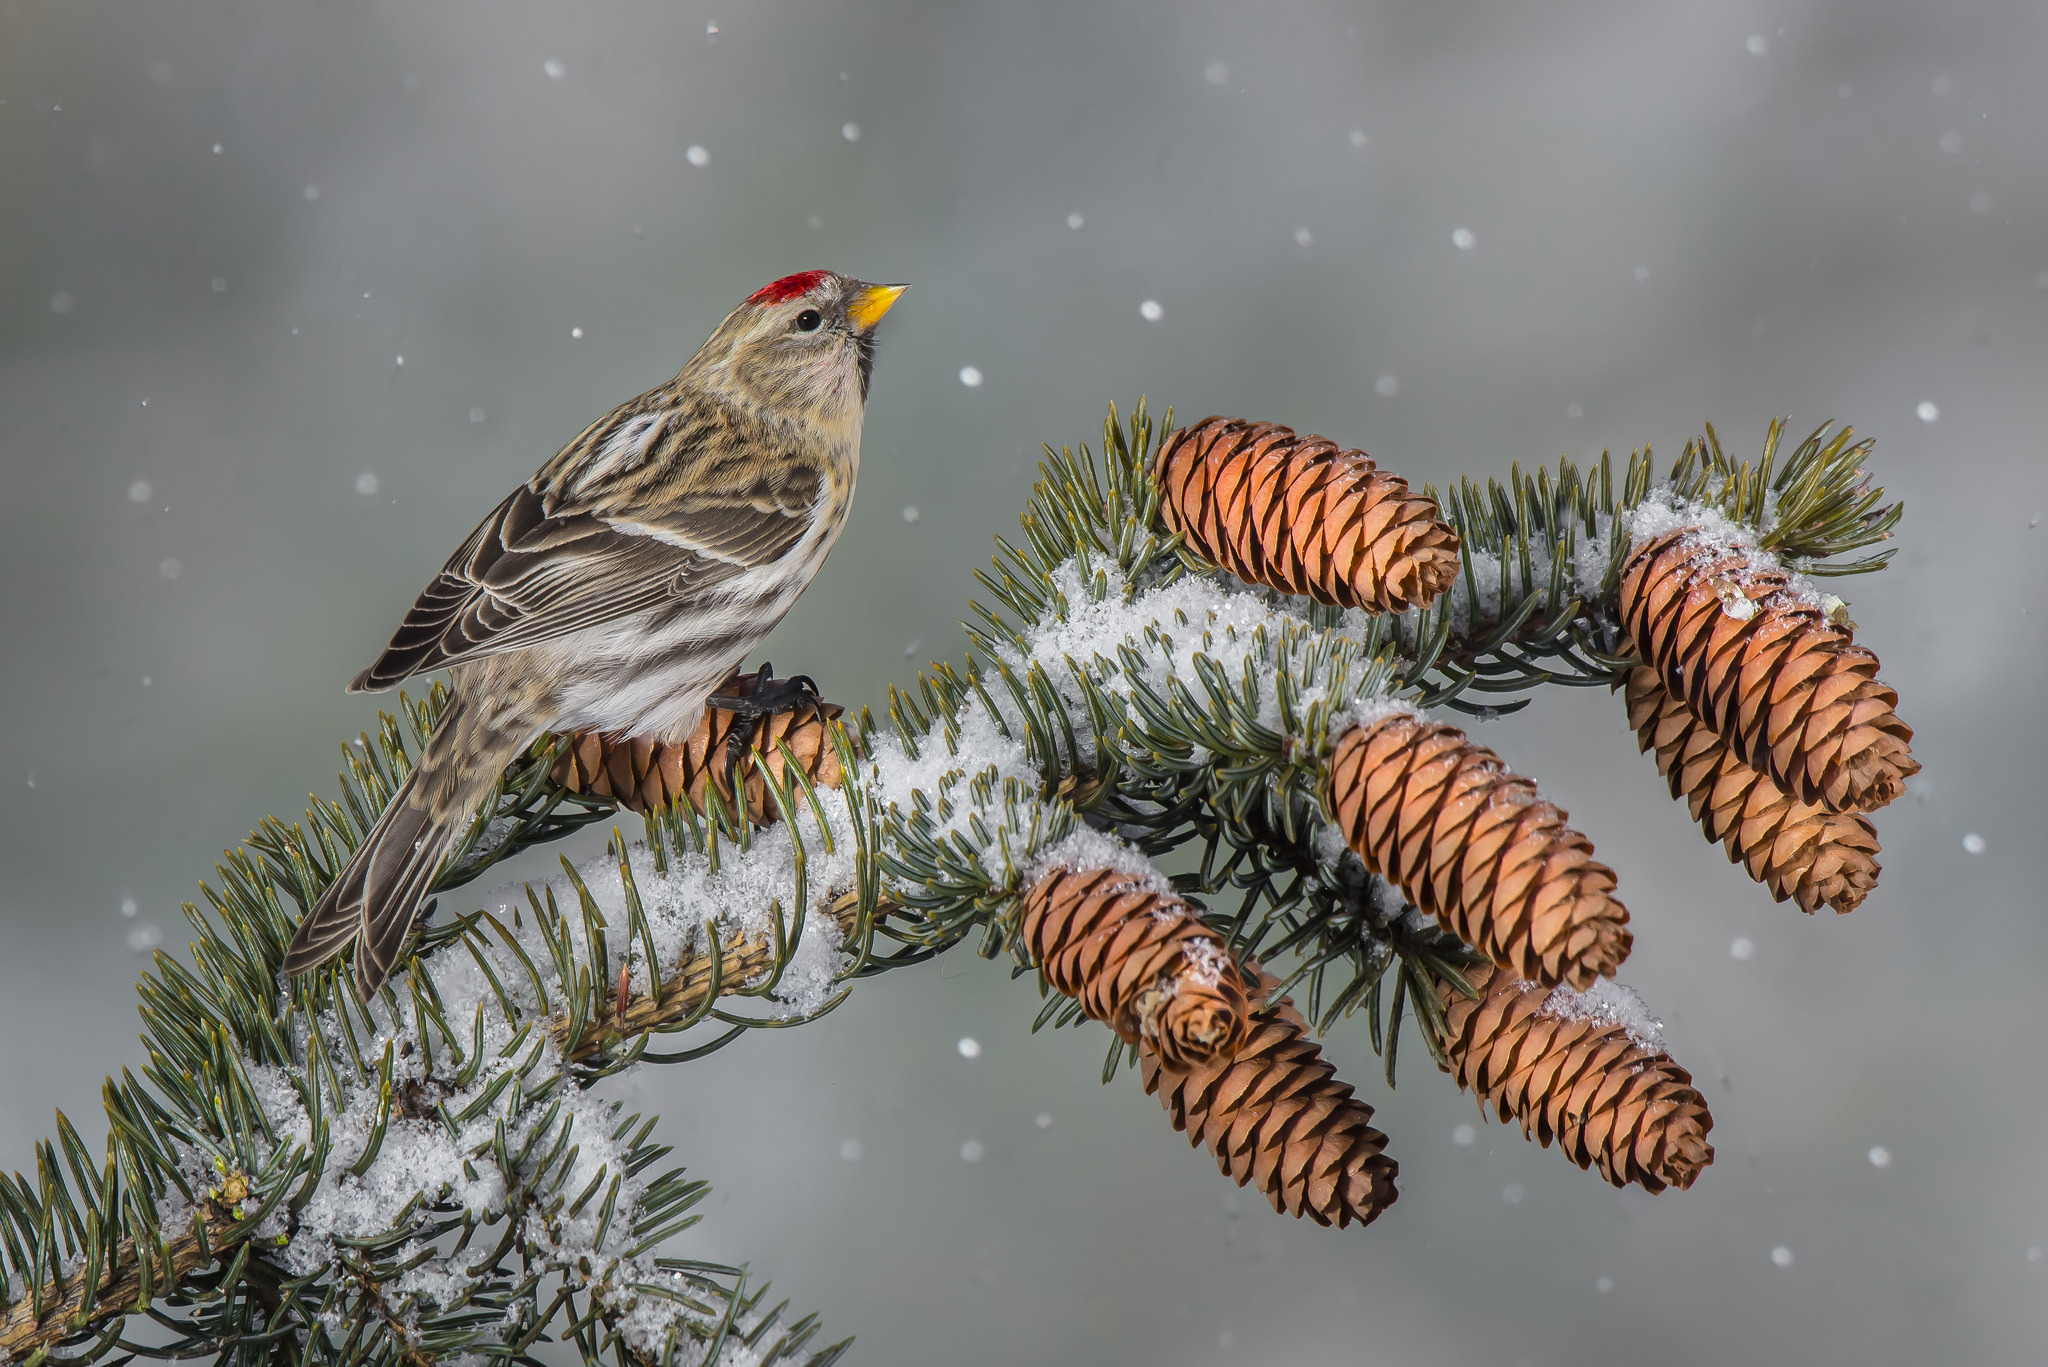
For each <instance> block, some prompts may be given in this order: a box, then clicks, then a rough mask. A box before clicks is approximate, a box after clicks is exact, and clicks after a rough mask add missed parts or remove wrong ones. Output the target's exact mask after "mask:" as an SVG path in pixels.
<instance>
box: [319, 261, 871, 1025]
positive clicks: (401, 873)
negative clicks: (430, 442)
mask: <svg viewBox="0 0 2048 1367" xmlns="http://www.w3.org/2000/svg"><path fill="white" fill-rule="evenodd" d="M905 288H907V287H906V286H903V285H869V284H864V283H862V282H861V281H858V280H853V279H849V278H848V277H846V276H843V275H836V274H833V273H832V272H830V271H805V272H804V273H802V274H801V275H792V276H787V277H785V278H783V279H781V280H777V281H776V282H775V283H773V284H772V285H769V286H767V287H766V288H764V289H762V290H760V291H758V292H757V293H755V294H754V295H752V296H751V297H749V298H748V299H747V301H746V302H745V303H744V304H742V305H740V306H739V307H738V308H737V309H734V310H733V311H732V313H731V314H729V315H728V316H727V317H726V319H725V321H724V322H723V323H720V324H719V325H718V330H717V331H716V332H714V333H712V334H711V339H710V340H709V341H707V342H706V343H705V344H704V347H703V349H702V350H700V351H699V352H698V353H697V354H696V355H695V356H694V357H692V358H691V359H690V363H689V364H688V365H686V366H684V367H683V370H682V373H681V374H680V375H678V376H677V377H676V378H675V379H674V380H672V381H670V382H669V383H667V384H665V385H662V386H661V387H660V388H658V389H653V390H650V391H648V392H647V393H645V394H643V395H641V396H640V397H639V398H637V399H632V400H629V401H627V402H626V403H623V404H621V405H619V407H617V408H615V409H613V410H612V411H611V412H610V413H608V414H606V415H605V416H604V417H603V418H600V419H599V420H598V421H597V422H594V423H592V424H591V425H590V426H589V427H587V428H585V429H584V430H583V432H582V433H581V434H580V435H579V436H577V438H576V439H575V440H574V441H572V442H570V443H569V444H568V445H567V446H565V447H563V448H562V450H561V452H560V453H559V454H558V455H556V456H555V458H554V459H553V460H550V461H549V462H548V463H547V464H546V465H544V466H542V467H541V469H540V472H539V473H538V474H536V475H535V476H534V477H533V478H532V479H531V480H528V481H527V482H526V483H525V484H523V485H521V486H520V487H519V488H518V489H515V490H514V491H513V492H512V495H511V497H509V498H507V499H506V500H505V501H504V502H503V503H500V504H499V505H498V507H497V510H496V511H495V512H493V513H492V514H491V515H490V516H489V517H487V518H485V519H484V521H483V524H482V525H481V526H479V527H478V528H477V529H476V530H475V531H474V532H472V533H470V536H469V539H468V540H467V541H465V542H463V543H462V546H461V548H460V549H458V550H457V551H456V552H455V554H454V555H453V556H452V557H450V559H449V561H448V564H447V565H446V566H445V567H444V568H443V569H442V570H441V572H440V574H439V575H437V576H436V577H435V579H434V582H433V583H431V584H429V585H428V586H427V588H426V591H425V592H424V593H422V594H421V595H420V596H419V601H417V602H416V603H414V604H413V607H412V610H411V611H410V612H408V613H407V614H406V616H405V623H404V625H403V626H401V627H399V629H398V632H397V634H396V635H394V636H393V637H392V638H391V644H390V646H388V647H387V648H386V649H385V651H384V653H383V655H382V656H380V657H379V658H378V660H377V662H376V663H375V664H373V665H371V666H370V667H369V668H368V669H366V670H364V671H363V672H362V673H361V674H359V675H357V676H356V679H355V682H353V683H352V684H350V685H349V691H350V692H379V691H382V690H384V689H387V688H390V687H392V686H394V685H395V684H397V683H398V682H399V681H400V680H403V679H406V678H409V677H411V676H412V675H414V674H420V673H425V672H428V671H432V670H438V669H447V670H449V671H450V676H449V683H450V689H449V691H450V701H449V704H448V709H447V711H446V712H445V713H444V714H443V716H442V718H441V722H440V725H439V726H438V727H437V728H436V729H435V731H434V734H433V736H432V737H431V738H430V739H429V740H428V741H427V744H426V747H425V750H424V752H423V753H422V754H421V756H420V762H419V766H418V767H417V768H416V769H414V770H413V772H412V775H411V776H410V777H409V778H407V779H406V781H405V782H404V783H403V784H402V785H401V786H400V788H399V790H398V792H397V793H396V794H395V795H393V797H392V799H391V801H390V803H389V804H388V805H387V806H386V807H385V809H384V812H383V815H382V816H381V817H379V818H378V821H377V824H376V825H375V826H374V827H373V828H372V829H371V831H370V833H369V835H368V836H367V837H366V838H365V839H364V840H363V843H362V844H361V845H360V846H358V847H357V849H356V851H355V854H354V856H353V857H352V858H351V859H350V860H349V862H348V865H347V867H345V868H344V869H343V870H342V871H341V873H340V874H339V876H337V877H336V878H335V880H334V882H333V883H332V884H330V885H329V886H328V888H327V890H326V892H325V893H324V894H323V895H322V896H321V898H320V900H319V901H318V902H317V903H316V904H315V905H314V907H313V909H312V911H311V912H310V913H309V914H308V915H307V917H306V919H305V920H304V922H303V923H301V924H300V926H299V931H298V934H297V935H296V936H295V937H294V938H293V940H292V943H291V947H290V948H289V949H288V950H287V951H286V952H285V959H284V968H285V971H286V972H287V973H301V972H304V971H306V970H307V969H311V968H314V967H317V966H318V965H320V964H322V963H325V962H326V961H327V960H328V959H330V958H332V957H333V956H334V955H336V954H338V953H340V952H341V951H342V950H343V949H344V948H346V947H347V945H348V944H349V942H350V941H351V940H353V941H354V942H355V969H356V978H357V981H358V982H359V983H360V984H361V986H362V989H363V991H364V992H365V994H367V993H370V992H374V991H375V990H376V989H377V988H378V987H379V986H380V985H381V984H382V983H383V982H384V980H385V978H387V977H388V976H389V975H390V973H391V970H392V967H393V965H394V964H395V963H396V962H397V960H398V956H399V953H400V951H401V949H402V947H403V946H404V944H405V940H406V935H407V932H408V931H409V930H410V929H411V927H412V923H413V920H414V917H415V915H416V914H417V912H418V910H419V906H420V903H421V902H422V901H423V900H424V898H425V897H426V895H427V893H428V891H429V889H430V888H431V887H432V885H433V881H434V879H435V877H436V876H437V875H438V874H439V872H440V869H441V866H442V863H443V862H444V861H445V860H446V858H447V857H448V855H449V853H450V852H451V851H452V850H453V849H454V848H455V846H456V845H457V844H458V843H459V842H460V840H461V838H462V836H463V833H464V832H465V830H466V829H467V826H468V823H469V821H470V819H471V815H472V813H473V812H474V810H475V809H476V807H477V806H478V804H479V803H480V802H481V801H482V800H483V799H484V798H485V797H486V796H487V795H488V794H489V793H490V791H491V789H492V787H493V785H494V784H495V783H496V782H497V779H498V776H499V775H500V774H501V773H502V772H503V771H504V768H505V766H506V765H507V764H508V763H510V762H511V761H512V760H513V759H514V758H516V757H517V756H518V755H519V753H520V752H521V751H523V750H524V749H526V747H527V746H528V745H530V744H531V743H532V742H533V741H534V739H535V738H536V737H537V736H539V735H541V734H542V733H544V732H547V731H554V730H569V729H573V728H579V727H590V728H594V729H596V730H599V731H606V732H622V733H626V734H631V735H651V736H659V737H664V738H667V739H670V740H680V739H682V738H683V737H684V736H685V735H686V734H687V733H688V732H689V731H690V729H691V728H692V727H694V726H695V725H696V724H697V721H698V719H699V718H700V717H701V716H702V715H703V711H704V703H705V699H706V697H707V696H709V695H710V693H711V692H712V690H713V689H714V688H716V687H717V686H718V684H719V682H720V681H721V680H722V679H724V678H725V677H726V675H727V673H728V672H729V671H730V670H732V669H733V667H734V666H736V665H737V664H738V663H739V662H740V661H741V660H742V659H743V658H744V657H745V656H746V654H747V652H749V651H750V650H752V649H753V648H754V647H755V646H756V645H757V644H759V643H760V641H761V639H762V638H763V637H765V636H766V635H767V634H768V632H769V631H770V630H771V629H772V628H773V627H774V626H775V624H776V623H777V622H779V621H781V620H782V616H783V614H784V613H786V612H788V611H789V608H790V605H791V604H792V603H794V602H795V601H796V598H797V595H798V594H800V593H802V592H803V591H804V587H805V586H806V585H808V584H809V583H810V582H811V579H812V577H813V576H814V575H816V574H817V572H818V568H819V566H821V565H823V564H824V563H825V556H826V555H827V553H829V552H830V551H831V549H832V543H833V542H835V541H836V540H838V539H839V532H840V529H841V528H843V527H844V526H845V525H846V516H847V511H848V509H849V507H850V506H851V505H852V502H853V486H854V477H855V475H856V474H857V473H858V471H859V468H860V429H861V415H862V412H863V409H864V408H865V405H866V402H867V393H868V375H869V372H870V370H871V369H872V367H873V365H874V356H875V326H876V324H877V323H879V322H880V321H881V318H882V315H883V314H885V313H887V312H888V311H889V308H890V306H891V305H892V304H894V303H895V302H896V299H897V297H898V296H899V295H901V294H902V293H903V291H904V289H905Z"/></svg>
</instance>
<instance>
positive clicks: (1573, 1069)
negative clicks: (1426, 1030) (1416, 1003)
mask: <svg viewBox="0 0 2048 1367" xmlns="http://www.w3.org/2000/svg"><path fill="white" fill-rule="evenodd" d="M1471 982H1472V985H1473V986H1474V987H1476V988H1478V989H1479V1000H1478V1001H1472V1000H1470V999H1468V998H1467V997H1465V996H1464V995H1462V994H1461V993H1459V992H1457V991H1456V990H1455V989H1453V988H1452V987H1451V986H1450V985H1449V984H1447V983H1439V984H1438V985H1437V999H1438V1001H1440V1002H1441V1003H1442V1005H1443V1008H1444V1015H1445V1018H1446V1023H1447V1028H1446V1030H1445V1032H1444V1033H1445V1043H1446V1044H1447V1046H1448V1052H1449V1054H1450V1056H1451V1064H1452V1072H1453V1074H1454V1075H1455V1076H1456V1078H1457V1079H1458V1086H1459V1087H1461V1088H1465V1089H1468V1090H1470V1091H1473V1092H1477V1093H1478V1094H1479V1098H1480V1104H1481V1105H1483V1106H1489V1107H1491V1108H1493V1109H1494V1110H1495V1111H1496V1112H1497V1113H1498V1114H1499V1115H1500V1118H1501V1120H1502V1122H1503V1123H1505V1122H1507V1121H1509V1120H1519V1121H1521V1122H1522V1133H1523V1134H1524V1135H1525V1136H1527V1135H1531V1134H1533V1135H1534V1136H1535V1138H1536V1139H1537V1141H1538V1142H1539V1143H1541V1144H1542V1145H1543V1146H1544V1147H1545V1148H1549V1147H1550V1142H1551V1140H1552V1139H1555V1140H1556V1141H1557V1143H1558V1147H1559V1148H1561V1149H1563V1150H1564V1154H1565V1157H1567V1158H1569V1159H1571V1160H1572V1162H1574V1163H1576V1164H1578V1165H1579V1166H1580V1167H1582V1168H1588V1167H1597V1168H1599V1169H1600V1175H1601V1176H1602V1177H1604V1178H1606V1179H1607V1180H1608V1181H1609V1182H1612V1183H1613V1184H1614V1185H1615V1186H1617V1187H1621V1186H1627V1185H1628V1184H1629V1183H1630V1182H1634V1183H1636V1184H1638V1185H1640V1186H1642V1187H1643V1188H1645V1189H1646V1190H1649V1191H1662V1190H1664V1188H1666V1187H1677V1188H1679V1189H1680V1190H1681V1191H1682V1190H1684V1189H1685V1188H1687V1187H1689V1186H1691V1185H1692V1184H1693V1179H1694V1178H1696V1177H1698V1176H1699V1175H1700V1169H1702V1168H1704V1167H1706V1166H1707V1165H1708V1164H1709V1163H1711V1162H1713V1161H1714V1146H1713V1145H1711V1144H1709V1143H1708V1142H1707V1131H1709V1130H1711V1129H1712V1128H1713V1127H1714V1117H1713V1116H1712V1115H1711V1114H1709V1113H1708V1111H1707V1103H1706V1100H1705V1098H1703V1097H1702V1096H1701V1095H1700V1094H1699V1092H1698V1091H1697V1090H1696V1089H1695V1088H1694V1087H1693V1085H1692V1074H1690V1073H1688V1072H1686V1071H1685V1069H1683V1068H1681V1067H1679V1066H1678V1065H1677V1064H1676V1063H1673V1062H1672V1061H1671V1057H1670V1055H1668V1054H1665V1053H1662V1052H1653V1051H1651V1050H1648V1049H1645V1048H1643V1047H1642V1046H1641V1045H1639V1044H1637V1043H1636V1042H1635V1041H1634V1040H1632V1039H1630V1038H1629V1036H1628V1032H1627V1030H1626V1029H1624V1028H1623V1027H1622V1026H1621V1025H1620V1024H1618V1023H1613V1022H1608V1021H1602V1020H1598V1019H1581V1020H1574V1019H1570V1018H1567V1017H1565V1016H1561V1015H1557V1014H1548V1013H1546V1012H1545V1011H1544V1005H1545V1003H1546V1002H1547V1001H1549V999H1550V997H1551V994H1552V992H1553V991H1554V990H1555V989H1553V988H1548V987H1539V986H1536V985H1535V984H1532V983H1525V982H1519V981H1517V980H1516V978H1515V975H1514V974H1512V973H1509V972H1507V971H1505V970H1503V969H1499V968H1482V969H1481V970H1480V971H1479V974H1478V975H1477V976H1475V977H1472V979H1471Z"/></svg>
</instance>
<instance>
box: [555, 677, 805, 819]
mask: <svg viewBox="0 0 2048 1367" xmlns="http://www.w3.org/2000/svg"><path fill="white" fill-rule="evenodd" d="M765 672H766V671H757V672H755V673H753V674H741V673H739V672H738V671H734V673H733V675H732V676H731V677H730V678H728V679H727V680H726V681H725V682H724V683H723V684H721V685H719V691H720V692H723V693H738V694H742V695H745V694H749V693H752V692H753V691H754V689H755V688H757V687H759V686H760V684H761V681H762V674H763V673H765ZM845 710H846V709H845V708H843V707H841V706H839V704H837V703H826V704H824V710H823V715H822V716H821V715H820V713H819V709H818V708H816V707H811V706H807V705H800V706H798V707H797V708H796V710H794V711H791V712H777V713H774V714H772V715H770V716H767V717H763V718H761V721H760V727H759V729H758V730H757V731H756V733H755V735H754V739H753V743H752V745H751V746H750V747H749V748H748V749H746V750H745V751H743V752H742V753H741V756H740V761H739V766H738V767H739V770H740V772H741V774H743V775H744V776H745V777H744V782H743V784H742V786H743V787H744V788H745V790H746V796H747V819H748V820H750V821H752V822H753V823H754V824H755V825H757V826H765V825H767V824H769V823H770V822H773V821H775V820H776V819H777V816H778V813H777V811H776V807H775V801H774V799H773V798H771V797H769V796H768V782H767V780H766V779H765V778H764V777H763V776H762V772H761V768H760V766H761V764H762V762H763V761H764V760H765V762H766V764H767V768H768V772H769V773H772V774H773V775H774V776H775V778H776V780H777V781H778V782H788V781H789V775H788V774H787V773H786V770H787V768H788V765H787V764H786V762H785V761H784V760H783V758H782V750H781V743H786V744H787V745H788V746H789V749H790V753H792V754H794V755H795V756H796V760H797V764H798V765H799V766H800V767H801V768H802V770H803V772H804V774H805V775H807V776H808V777H809V778H810V780H811V782H813V783H815V784H817V785H818V786H819V787H822V788H836V787H838V786H839V778H840V773H839V752H838V750H837V749H835V748H834V747H833V744H832V737H831V733H830V732H829V731H828V730H827V729H826V724H827V722H829V721H830V720H831V719H832V718H835V717H837V716H839V715H840V714H841V713H843V712H844V711H845ZM738 722H739V717H738V715H737V714H736V713H732V712H728V711H726V710H725V709H724V708H721V707H707V708H705V709H704V719H703V720H702V721H700V722H698V723H697V729H696V730H694V731H692V732H691V733H690V735H689V738H688V739H686V740H683V741H680V742H671V741H661V740H654V739H651V738H649V737H647V736H614V735H601V734H599V733H598V732H596V731H575V732H571V733H570V734H569V736H568V742H569V744H568V745H567V747H566V748H565V749H563V750H562V751H561V752H560V754H559V756H558V757H557V758H556V760H555V767H554V769H553V771H552V772H551V773H550V774H549V775H548V777H549V778H550V779H551V780H553V781H554V782H555V783H557V784H559V785H560V786H562V787H564V788H566V789H568V790H569V791H570V792H572V793H589V794H591V795H593V796H596V797H605V798H610V799H611V800H612V801H614V802H616V803H618V804H619V805H620V806H621V807H624V808H626V809H627V810H628V811H634V812H648V811H657V810H659V809H661V808H663V807H667V806H669V805H671V804H672V803H674V802H675V801H676V799H678V798H680V797H683V796H685V795H687V796H688V797H689V799H690V803H691V805H693V806H694V807H696V808H697V810H698V811H700V812H701V811H703V810H704V795H705V791H706V789H707V788H709V787H716V788H717V790H718V794H719V796H720V797H721V798H722V799H723V800H724V802H725V804H726V806H727V808H728V810H730V808H731V805H732V779H731V776H730V774H729V773H728V772H727V768H726V741H727V738H728V737H729V736H730V735H731V734H732V729H733V726H734V725H735V724H736V723H738Z"/></svg>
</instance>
